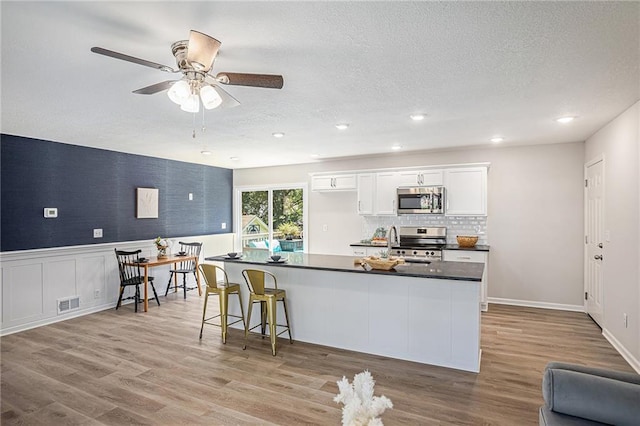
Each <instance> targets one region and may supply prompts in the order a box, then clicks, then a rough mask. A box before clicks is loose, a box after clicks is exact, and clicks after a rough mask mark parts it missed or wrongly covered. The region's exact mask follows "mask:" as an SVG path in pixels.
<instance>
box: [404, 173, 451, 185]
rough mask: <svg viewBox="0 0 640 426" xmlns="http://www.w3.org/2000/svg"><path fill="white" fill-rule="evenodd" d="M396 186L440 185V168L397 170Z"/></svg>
mask: <svg viewBox="0 0 640 426" xmlns="http://www.w3.org/2000/svg"><path fill="white" fill-rule="evenodd" d="M399 175H400V177H399V182H398V186H438V185H442V170H411V171H401V172H399Z"/></svg>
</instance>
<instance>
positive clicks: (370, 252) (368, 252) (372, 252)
mask: <svg viewBox="0 0 640 426" xmlns="http://www.w3.org/2000/svg"><path fill="white" fill-rule="evenodd" d="M351 249H352V252H353V255H354V256H380V252H381V251H387V248H386V247H384V246H382V247H351Z"/></svg>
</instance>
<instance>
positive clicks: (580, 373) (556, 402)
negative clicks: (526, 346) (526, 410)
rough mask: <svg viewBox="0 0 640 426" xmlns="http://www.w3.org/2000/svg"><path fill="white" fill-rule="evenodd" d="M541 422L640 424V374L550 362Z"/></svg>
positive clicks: (559, 425)
mask: <svg viewBox="0 0 640 426" xmlns="http://www.w3.org/2000/svg"><path fill="white" fill-rule="evenodd" d="M542 396H543V398H544V405H543V406H542V407H540V425H541V426H564V425H603V424H605V425H607V424H608V425H620V426H625V425H634V426H638V425H640V375H638V374H635V373H622V372H619V371H612V370H605V369H602V368H592V367H584V366H581V365H574V364H563V363H560V362H550V363H549V364H547V367H546V368H545V371H544V376H543V378H542Z"/></svg>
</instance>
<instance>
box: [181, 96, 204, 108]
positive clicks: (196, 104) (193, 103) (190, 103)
mask: <svg viewBox="0 0 640 426" xmlns="http://www.w3.org/2000/svg"><path fill="white" fill-rule="evenodd" d="M180 109H181V110H183V111H186V112H194V113H195V112H198V111H200V98H198V95H196V94H193V95H191V96H189V97H188V98H187V100H186V101H185V102H184V103H183V104H182V105H180Z"/></svg>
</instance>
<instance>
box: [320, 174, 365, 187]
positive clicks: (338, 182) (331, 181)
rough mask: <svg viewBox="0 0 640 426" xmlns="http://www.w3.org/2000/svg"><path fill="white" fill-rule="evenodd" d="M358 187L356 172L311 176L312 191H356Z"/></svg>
mask: <svg viewBox="0 0 640 426" xmlns="http://www.w3.org/2000/svg"><path fill="white" fill-rule="evenodd" d="M356 187H357V185H356V174H355V173H352V174H340V175H338V174H336V175H320V176H312V177H311V190H312V191H355V190H356Z"/></svg>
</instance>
